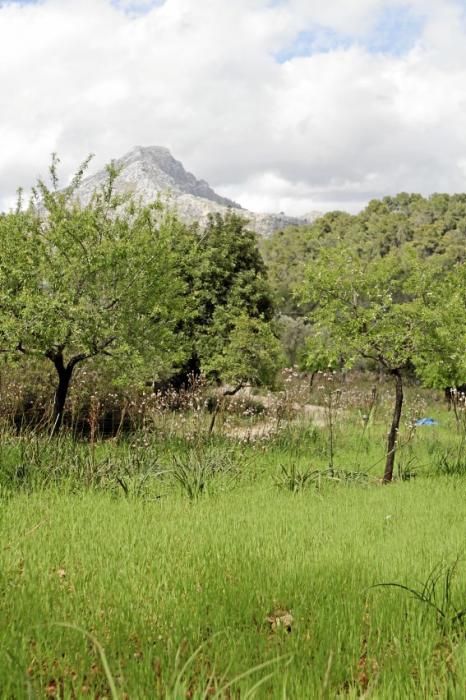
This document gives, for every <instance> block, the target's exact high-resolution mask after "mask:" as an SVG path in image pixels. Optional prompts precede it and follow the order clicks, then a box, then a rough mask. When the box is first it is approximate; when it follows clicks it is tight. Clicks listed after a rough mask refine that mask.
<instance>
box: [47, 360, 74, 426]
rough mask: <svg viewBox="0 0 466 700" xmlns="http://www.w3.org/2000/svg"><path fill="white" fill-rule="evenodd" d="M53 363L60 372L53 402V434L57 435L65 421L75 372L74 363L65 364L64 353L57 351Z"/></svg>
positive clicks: (58, 372)
mask: <svg viewBox="0 0 466 700" xmlns="http://www.w3.org/2000/svg"><path fill="white" fill-rule="evenodd" d="M52 361H53V364H54V365H55V369H56V371H57V374H58V384H57V388H56V390H55V398H54V402H53V427H52V436H54V435H56V434H57V433H58V432H59V430H60V428H61V426H62V423H63V414H64V412H65V403H66V398H67V396H68V390H69V388H70V382H71V377H72V374H73V369H74V364H72V363H71V362H70V363H68V365H65V363H64V360H63V355H62V354H61V353H57V354H56V355H55V356H54V357H53V360H52Z"/></svg>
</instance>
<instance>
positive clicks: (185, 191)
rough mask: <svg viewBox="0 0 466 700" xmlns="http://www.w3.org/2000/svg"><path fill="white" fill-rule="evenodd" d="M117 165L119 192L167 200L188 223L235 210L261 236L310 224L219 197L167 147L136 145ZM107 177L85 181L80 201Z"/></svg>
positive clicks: (101, 174) (100, 174)
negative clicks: (289, 227)
mask: <svg viewBox="0 0 466 700" xmlns="http://www.w3.org/2000/svg"><path fill="white" fill-rule="evenodd" d="M114 164H115V166H116V168H117V169H118V170H119V175H118V177H117V178H116V180H115V190H116V191H117V192H120V193H128V192H131V193H133V194H135V195H136V197H137V198H138V199H139V200H140V201H142V202H143V203H145V204H148V203H149V202H153V201H154V200H155V199H157V198H162V201H163V200H164V199H165V201H166V202H167V204H169V206H171V207H173V208H175V209H176V211H177V213H178V215H179V217H180V218H181V219H182V220H184V221H187V222H192V221H198V222H199V223H200V224H201V225H203V224H205V223H206V221H207V219H208V216H209V214H213V213H215V212H219V213H220V214H224V213H225V212H226V211H227V209H235V210H238V212H239V213H241V214H242V215H244V217H245V218H246V219H248V221H249V226H250V227H251V228H253V229H255V230H256V231H257V233H260V234H262V235H269V234H270V233H272V232H273V231H275V230H277V229H280V228H284V227H286V226H290V225H294V226H296V225H300V224H301V225H302V224H305V223H310V222H309V219H308V218H307V217H306V218H303V219H300V218H297V217H289V216H286V215H285V214H283V213H280V214H255V213H254V212H250V211H248V210H246V209H243V208H242V207H241V205H240V204H238V203H237V202H233V201H232V200H230V199H227V198H226V197H222V196H221V195H219V194H217V193H216V192H215V191H214V190H213V189H212V188H211V187H210V186H209V184H208V183H207V182H206V181H205V180H199V179H198V178H197V177H195V175H193V174H192V173H190V172H188V171H187V170H185V168H184V166H183V164H182V163H181V162H180V161H179V160H176V159H175V158H174V157H173V156H172V154H171V152H170V150H169V149H168V148H165V147H164V146H135V147H134V148H132V149H131V150H130V151H129V152H128V153H126V154H125V155H124V156H123V157H121V158H119V159H117V160H115V161H114ZM106 177H107V174H106V171H105V170H101V171H100V172H98V173H97V174H96V175H92V176H91V177H88V178H86V179H85V180H83V182H82V184H81V186H80V187H79V189H78V191H77V195H78V197H79V199H80V200H81V201H82V202H86V201H88V200H89V198H90V197H91V196H92V193H93V192H94V191H95V190H96V189H97V188H98V187H100V186H101V185H102V184H103V183H104V182H105V179H106ZM315 218H317V216H315V215H314V213H313V215H312V220H313V219H315Z"/></svg>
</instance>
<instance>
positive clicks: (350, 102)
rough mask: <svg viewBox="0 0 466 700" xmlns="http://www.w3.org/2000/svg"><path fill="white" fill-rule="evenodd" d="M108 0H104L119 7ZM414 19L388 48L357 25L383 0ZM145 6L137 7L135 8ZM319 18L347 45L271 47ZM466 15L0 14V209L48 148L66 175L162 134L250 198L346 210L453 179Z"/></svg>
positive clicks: (407, 1) (303, 0)
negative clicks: (297, 49)
mask: <svg viewBox="0 0 466 700" xmlns="http://www.w3.org/2000/svg"><path fill="white" fill-rule="evenodd" d="M117 4H118V6H117ZM401 5H404V6H410V7H412V8H413V11H415V12H420V13H422V15H423V18H424V22H425V24H424V29H423V32H422V35H420V36H419V37H418V38H417V40H416V41H415V43H414V45H413V48H412V49H411V50H410V51H409V52H408V53H407V54H406V55H403V56H393V55H389V54H386V55H384V54H380V53H379V54H374V53H370V52H369V51H368V50H367V49H365V48H364V46H365V44H364V41H363V39H364V37H365V36H366V35H367V33H368V32H371V31H373V27H374V26H375V24H376V22H377V18H378V17H380V12H381V11H382V10H384V9H386V8H387V7H392V8H395V9H396V7H398V6H401ZM135 9H139V10H141V11H142V10H143V12H141V13H138V14H137V15H135V13H134V10H135ZM317 25H321V26H322V25H323V26H326V27H327V28H328V29H329V30H331V31H333V32H335V33H341V34H344V35H345V36H351V37H352V38H353V44H352V45H350V46H348V47H347V48H344V49H342V48H340V49H335V50H326V52H325V53H317V54H314V55H311V56H304V57H295V58H291V59H290V60H288V61H286V62H285V63H283V64H279V63H278V62H277V61H276V60H275V59H274V55H276V54H277V52H278V51H280V49H282V48H284V47H287V46H290V43H292V42H293V40H294V39H295V37H296V36H297V35H298V34H299V33H302V32H306V31H309V30H312V28H313V27H315V26H317ZM465 107H466V23H465V21H464V16H463V14H462V10H461V3H460V2H457V1H456V0H404V2H403V3H400V2H394V1H393V0H327V2H326V3H322V2H321V0H282V1H281V2H274V3H271V2H270V0H235V1H234V2H232V1H231V0H196V1H195V2H194V1H193V0H165V2H163V3H161V2H156V3H154V2H153V0H134V1H133V0H118V3H117V2H116V0H115V2H112V1H111V0H42V1H41V2H40V3H39V4H36V5H27V6H20V5H18V4H16V3H9V4H7V5H4V6H3V7H2V8H1V9H0V206H1V204H2V202H3V206H5V204H6V203H7V202H10V201H11V197H12V196H13V194H14V191H15V189H16V188H17V187H18V186H19V185H25V186H28V185H30V184H31V182H32V181H33V180H34V178H35V176H36V175H37V174H39V173H40V172H42V173H44V172H45V171H46V169H47V164H48V162H49V157H50V153H51V152H52V151H58V153H59V155H60V157H61V159H62V166H63V167H62V170H63V173H64V176H68V175H69V174H70V173H71V172H72V170H73V168H74V167H75V166H76V165H77V164H78V163H79V162H80V161H82V160H83V159H84V157H85V156H86V155H87V154H88V153H89V152H94V153H96V161H95V166H99V165H102V164H103V163H104V162H106V161H108V160H109V159H111V158H112V157H118V156H119V155H122V154H123V153H124V152H125V151H127V150H128V149H129V148H131V147H132V146H133V145H135V144H146V145H149V144H159V145H166V146H168V147H169V148H171V150H172V152H173V154H174V155H175V157H177V158H179V159H180V160H182V161H183V162H184V164H185V165H186V167H188V168H189V169H191V170H192V171H193V172H195V173H196V175H198V176H200V177H204V178H206V179H207V180H209V181H210V183H211V184H212V185H213V186H214V187H217V189H218V190H219V191H220V192H222V193H225V194H227V195H228V196H234V197H236V198H237V199H239V201H240V202H241V203H242V204H244V205H245V206H254V207H255V208H257V209H277V210H284V209H286V210H288V211H289V212H290V213H302V212H305V211H308V210H310V209H314V208H318V207H321V208H331V207H333V206H339V207H340V208H351V209H356V208H358V207H359V206H362V205H363V204H364V203H365V201H367V199H368V198H370V197H373V196H382V195H384V194H387V193H394V192H397V191H399V190H410V191H421V192H424V193H429V192H432V191H440V190H446V191H457V190H464V189H465V183H464V172H465V171H464V163H465V162H466V131H465V130H464V124H463V122H464V114H465Z"/></svg>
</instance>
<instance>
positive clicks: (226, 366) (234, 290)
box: [192, 212, 284, 384]
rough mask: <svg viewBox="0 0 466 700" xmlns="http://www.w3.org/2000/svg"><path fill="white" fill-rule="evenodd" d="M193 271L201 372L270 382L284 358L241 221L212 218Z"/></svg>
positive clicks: (259, 265)
mask: <svg viewBox="0 0 466 700" xmlns="http://www.w3.org/2000/svg"><path fill="white" fill-rule="evenodd" d="M193 271H194V272H193V280H192V295H193V297H194V299H195V300H196V312H195V316H194V319H193V324H192V337H193V349H194V352H195V354H196V355H197V357H198V358H199V362H200V367H201V369H202V371H203V372H204V373H205V374H206V375H207V376H209V377H212V378H214V379H217V380H222V381H224V382H233V383H246V382H247V383H252V384H272V383H273V381H274V379H275V375H276V373H277V370H278V369H279V367H280V366H281V365H282V364H283V362H284V359H283V357H282V354H281V351H280V344H279V342H278V340H277V339H276V337H275V332H274V328H273V324H272V321H273V317H274V306H273V300H272V293H271V289H270V286H269V283H268V280H267V272H266V268H265V265H264V262H263V260H262V257H261V255H260V253H259V250H258V247H257V239H256V236H255V234H254V233H252V232H251V231H249V230H248V229H247V228H246V222H245V220H244V219H242V218H241V217H239V216H238V215H237V214H235V213H233V212H230V213H228V214H227V215H226V216H225V217H223V218H222V217H221V216H220V215H218V214H217V215H216V216H212V217H211V218H210V220H209V223H208V225H207V228H206V230H205V231H204V232H202V233H201V234H200V244H199V249H198V252H197V260H196V261H193Z"/></svg>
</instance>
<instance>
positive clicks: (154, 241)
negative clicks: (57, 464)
mask: <svg viewBox="0 0 466 700" xmlns="http://www.w3.org/2000/svg"><path fill="white" fill-rule="evenodd" d="M57 162H58V161H57V159H56V158H54V160H53V162H52V166H51V169H50V172H51V180H52V185H51V187H48V186H47V185H46V184H45V183H44V182H43V181H39V182H38V184H37V188H36V190H35V191H34V195H33V198H32V199H31V202H30V204H29V206H28V207H27V208H24V207H23V206H22V203H21V200H19V202H18V207H17V210H16V211H15V212H12V213H10V214H7V215H4V216H2V217H0V349H1V350H2V351H3V352H15V353H18V354H21V355H24V356H41V357H45V358H47V359H48V360H49V361H50V362H51V363H52V364H53V366H54V368H55V370H56V376H57V384H56V387H55V399H54V432H56V431H57V430H58V429H59V428H60V426H61V424H62V421H63V414H64V410H65V402H66V398H67V395H68V390H69V387H70V382H71V380H72V377H73V373H74V371H75V369H76V367H77V366H78V365H80V364H81V363H83V362H86V361H89V360H91V359H92V358H97V357H101V358H109V359H110V360H111V361H113V362H114V363H115V364H117V365H118V367H119V371H120V372H123V373H125V374H126V375H128V376H131V377H137V376H141V375H147V373H149V374H155V376H157V374H160V373H161V372H163V371H164V369H166V368H167V367H168V366H172V365H176V363H177V362H179V361H182V360H183V359H184V353H185V350H184V346H183V339H182V337H181V336H180V334H179V333H176V332H175V331H176V328H177V325H178V324H179V319H180V316H181V315H182V314H186V313H188V309H187V307H186V300H185V299H183V292H184V287H183V283H182V281H181V280H180V279H179V277H178V276H177V273H176V262H177V261H176V257H175V256H174V254H173V253H172V250H171V240H172V239H173V237H174V236H176V235H177V232H178V231H179V229H180V228H181V224H179V223H178V222H177V221H176V219H175V218H173V217H171V216H169V215H165V214H164V213H163V212H161V211H160V207H158V206H157V205H154V206H152V207H146V208H141V207H137V206H135V205H134V204H133V203H132V202H131V201H128V200H127V201H123V200H122V198H121V197H117V196H115V195H114V192H113V182H114V179H115V177H116V172H115V171H114V169H113V168H111V167H110V168H109V169H108V181H107V183H106V184H105V186H104V187H103V188H102V190H101V191H100V192H98V193H96V194H94V196H93V197H92V198H91V200H90V201H89V203H88V204H86V205H84V206H82V205H81V204H80V203H79V202H78V201H77V200H76V196H75V191H76V189H77V187H78V186H79V184H80V182H81V179H82V176H83V173H84V171H85V168H86V166H87V162H86V163H85V164H84V165H83V166H82V167H81V168H80V170H79V171H78V173H77V175H76V176H75V178H74V180H73V182H72V184H71V186H70V187H68V188H67V189H65V190H59V189H58V181H57V173H56V167H57Z"/></svg>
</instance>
